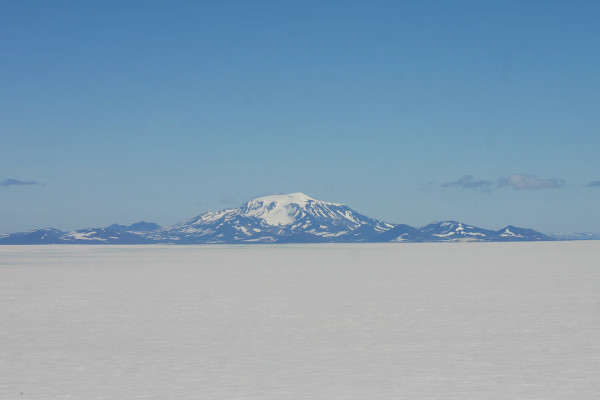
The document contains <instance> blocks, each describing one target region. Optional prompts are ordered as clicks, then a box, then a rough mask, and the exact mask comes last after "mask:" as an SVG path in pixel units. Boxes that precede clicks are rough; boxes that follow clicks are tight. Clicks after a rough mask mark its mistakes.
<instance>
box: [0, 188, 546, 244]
mask: <svg viewBox="0 0 600 400" xmlns="http://www.w3.org/2000/svg"><path fill="white" fill-rule="evenodd" d="M534 240H556V239H555V238H550V237H548V236H545V235H543V234H541V233H539V232H536V231H534V230H531V229H523V228H517V227H514V226H511V225H509V226H507V227H506V228H503V229H500V230H498V231H493V230H489V229H482V228H477V227H475V226H471V225H467V224H463V223H461V222H457V221H443V222H436V223H432V224H429V225H426V226H423V227H421V228H414V227H412V226H409V225H404V224H390V223H386V222H383V221H379V220H377V219H373V218H369V217H367V216H365V215H362V214H360V213H358V212H356V211H354V210H353V209H351V208H350V207H348V206H346V205H344V204H339V203H331V202H326V201H320V200H316V199H313V198H312V197H309V196H307V195H305V194H303V193H291V194H285V195H272V196H266V197H260V198H257V199H254V200H250V201H249V202H247V203H245V204H243V205H241V206H240V207H238V208H227V209H223V210H220V211H216V212H207V213H204V214H200V215H197V216H195V217H193V218H190V219H188V220H185V221H183V222H180V223H178V224H175V225H173V226H169V227H164V228H161V227H160V226H158V225H156V224H155V223H152V222H143V221H142V222H138V223H135V224H133V225H129V226H126V225H118V224H113V225H110V226H108V227H106V228H87V229H80V230H76V231H72V232H63V231H60V230H57V229H53V228H46V229H37V230H33V231H29V232H22V233H13V234H0V244H57V243H72V244H151V243H165V244H201V243H354V242H364V243H367V242H373V243H375V242H379V243H381V242H441V241H445V242H448V241H450V242H453V241H534Z"/></svg>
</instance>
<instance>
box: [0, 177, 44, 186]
mask: <svg viewBox="0 0 600 400" xmlns="http://www.w3.org/2000/svg"><path fill="white" fill-rule="evenodd" d="M26 185H41V183H39V182H35V181H21V180H18V179H12V178H8V179H4V180H3V181H0V186H1V187H7V186H26Z"/></svg>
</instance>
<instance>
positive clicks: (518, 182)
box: [498, 174, 565, 190]
mask: <svg viewBox="0 0 600 400" xmlns="http://www.w3.org/2000/svg"><path fill="white" fill-rule="evenodd" d="M503 186H511V187H512V188H513V189H515V190H539V189H555V188H559V187H563V186H565V181H563V180H560V179H556V178H550V179H540V178H537V177H535V176H533V175H524V174H513V175H511V176H509V177H508V178H500V179H498V187H503Z"/></svg>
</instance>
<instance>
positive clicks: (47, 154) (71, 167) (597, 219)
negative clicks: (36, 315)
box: [0, 0, 600, 232]
mask: <svg viewBox="0 0 600 400" xmlns="http://www.w3.org/2000/svg"><path fill="white" fill-rule="evenodd" d="M599 21H600V3H599V2H597V1H569V2H567V1H419V2H401V1H351V0H343V1H322V0H321V1H279V0H277V1H228V0H220V1H139V2H136V1H127V2H123V1H97V2H89V1H79V0H77V1H52V2H49V1H26V0H4V1H2V2H0V57H1V58H0V232H15V231H22V230H28V229H33V228H41V227H48V226H53V227H56V228H59V229H63V230H70V229H79V228H84V227H102V226H107V225H110V224H112V223H115V222H118V223H122V224H130V223H133V222H136V221H139V220H146V221H154V222H157V223H159V224H160V225H171V224H174V223H176V222H179V221H181V220H183V219H185V218H188V217H191V216H194V215H197V214H199V213H201V212H204V211H209V210H216V209H221V208H225V207H233V206H237V205H239V204H241V203H242V202H244V201H247V200H249V199H251V198H254V197H258V196H262V195H267V194H274V193H288V192H298V191H301V192H304V193H306V194H308V195H309V196H312V197H315V198H317V199H320V200H328V201H335V202H342V203H345V204H347V205H349V206H350V207H352V208H354V209H355V210H357V211H359V212H361V213H363V214H366V215H368V216H371V217H375V218H379V219H382V220H385V221H387V222H395V223H406V224H410V225H414V226H421V225H425V224H427V223H429V222H432V221H437V220H445V219H455V220H459V221H462V222H466V223H469V224H473V225H477V226H480V227H484V228H493V229H499V228H501V227H503V226H505V225H508V224H513V225H517V226H522V227H530V228H534V229H537V230H540V231H542V232H554V231H570V232H579V231H593V232H600V202H599V200H600V157H599V155H598V153H599V149H600V131H599V127H600V44H599V41H598V38H600V23H599Z"/></svg>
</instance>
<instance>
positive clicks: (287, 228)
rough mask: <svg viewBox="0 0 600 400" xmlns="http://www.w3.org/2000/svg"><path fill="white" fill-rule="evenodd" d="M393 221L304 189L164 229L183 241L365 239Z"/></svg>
mask: <svg viewBox="0 0 600 400" xmlns="http://www.w3.org/2000/svg"><path fill="white" fill-rule="evenodd" d="M392 227H393V225H392V224H387V223H385V222H382V221H378V220H376V219H373V218H369V217H366V216H364V215H362V214H359V213H357V212H356V211H354V210H352V209H351V208H349V207H347V206H345V205H343V204H338V203H330V202H325V201H319V200H315V199H313V198H312V197H309V196H307V195H305V194H303V193H291V194H286V195H273V196H266V197H259V198H257V199H254V200H250V201H249V202H247V203H245V204H243V205H242V206H241V207H239V208H230V209H224V210H221V211H217V212H207V213H204V214H200V215H198V216H196V217H193V218H190V219H188V220H186V221H183V222H181V223H179V224H177V225H175V226H173V227H171V228H168V229H166V230H165V233H166V234H167V236H168V237H169V238H170V239H172V240H176V241H179V242H181V243H190V242H193V243H197V242H199V241H200V242H203V243H252V242H258V243H261V242H262V243H269V242H335V241H343V242H364V241H368V240H369V239H370V238H372V237H374V236H376V235H378V234H380V233H382V232H385V231H387V230H389V229H391V228H392Z"/></svg>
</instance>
